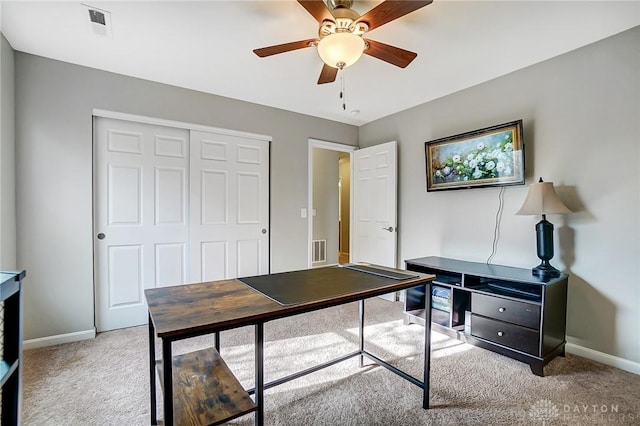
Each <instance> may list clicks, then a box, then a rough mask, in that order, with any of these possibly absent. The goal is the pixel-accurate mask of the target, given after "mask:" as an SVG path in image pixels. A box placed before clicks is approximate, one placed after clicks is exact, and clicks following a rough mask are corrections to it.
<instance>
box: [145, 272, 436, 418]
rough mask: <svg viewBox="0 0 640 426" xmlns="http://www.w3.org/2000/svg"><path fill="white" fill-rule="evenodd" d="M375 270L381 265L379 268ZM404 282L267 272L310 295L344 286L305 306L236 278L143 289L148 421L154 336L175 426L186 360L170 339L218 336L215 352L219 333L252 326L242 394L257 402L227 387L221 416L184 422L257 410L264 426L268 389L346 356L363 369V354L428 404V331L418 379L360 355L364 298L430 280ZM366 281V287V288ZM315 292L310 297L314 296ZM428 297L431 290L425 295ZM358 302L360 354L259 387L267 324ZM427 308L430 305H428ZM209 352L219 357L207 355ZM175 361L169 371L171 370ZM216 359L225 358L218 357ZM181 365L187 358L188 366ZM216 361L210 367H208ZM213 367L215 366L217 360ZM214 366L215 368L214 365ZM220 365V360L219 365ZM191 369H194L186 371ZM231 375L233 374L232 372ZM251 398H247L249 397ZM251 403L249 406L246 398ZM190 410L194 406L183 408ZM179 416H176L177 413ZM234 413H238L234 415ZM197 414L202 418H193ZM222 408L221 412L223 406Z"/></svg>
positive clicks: (415, 277)
mask: <svg viewBox="0 0 640 426" xmlns="http://www.w3.org/2000/svg"><path fill="white" fill-rule="evenodd" d="M376 268H378V267H376ZM380 269H384V270H387V271H395V272H399V273H401V272H404V273H406V271H400V270H392V269H389V268H380ZM411 275H412V276H411V277H410V278H408V279H402V280H398V279H390V278H383V279H384V280H385V281H384V282H383V281H381V278H380V276H376V275H372V274H369V273H364V272H359V271H355V272H354V271H353V270H351V269H347V268H342V267H332V268H319V269H313V270H306V271H295V272H287V273H283V274H271V275H269V279H270V280H273V282H274V283H278V282H283V283H284V282H289V283H290V282H292V279H295V278H298V277H299V278H300V280H299V285H298V286H306V287H307V288H309V289H310V291H311V292H312V293H313V292H314V290H313V289H314V288H315V289H317V288H324V287H323V286H324V285H325V284H326V285H327V286H334V287H335V282H336V279H340V282H342V283H344V286H342V287H341V289H340V291H339V292H338V293H339V294H337V293H336V294H334V295H331V296H329V297H323V298H321V299H318V300H311V301H306V302H303V303H297V304H289V305H282V304H279V303H277V302H275V301H274V300H272V299H271V298H269V297H267V296H266V295H264V294H262V293H260V292H259V291H256V290H254V289H253V288H252V287H250V286H249V285H247V284H245V283H243V282H242V281H240V280H237V279H233V280H223V281H214V282H204V283H196V284H188V285H181V286H175V287H164V288H155V289H148V290H145V296H146V298H147V303H148V306H149V361H150V362H149V364H150V366H149V373H150V380H151V382H150V383H151V391H150V395H151V423H152V424H157V414H156V397H155V395H156V369H155V367H156V366H155V364H156V362H155V338H156V336H157V337H158V338H160V339H161V341H162V360H161V361H160V362H159V364H160V365H159V367H160V368H159V370H161V371H162V372H161V373H160V376H161V377H160V379H161V383H163V385H164V392H163V407H164V419H165V421H164V424H165V425H172V424H173V423H174V422H175V423H178V424H179V423H180V422H181V421H182V420H181V418H180V417H181V416H183V415H184V414H185V413H184V410H183V408H184V407H180V408H176V410H175V411H174V400H176V401H178V402H179V398H177V397H176V398H174V396H175V395H174V385H175V383H174V380H175V379H176V377H177V376H176V368H178V367H180V365H181V363H182V362H183V359H178V358H179V357H175V358H174V357H173V356H172V352H171V344H172V342H174V341H177V340H181V339H186V338H190V337H195V336H200V335H204V334H211V333H216V343H215V346H216V350H219V345H220V341H219V335H218V333H219V332H220V331H223V330H228V329H232V328H236V327H242V326H248V325H253V326H255V372H256V375H255V377H256V378H255V388H253V389H249V390H247V393H249V394H251V393H253V394H254V400H255V401H254V402H255V404H254V405H251V404H249V405H247V400H246V399H245V398H244V396H243V395H238V393H242V392H237V391H236V390H232V391H231V392H232V393H235V396H233V397H232V398H231V405H234V407H231V411H229V412H227V413H226V414H225V415H226V417H225V418H218V417H215V416H213V415H211V417H208V415H207V414H204V415H202V413H201V411H202V410H199V411H198V410H194V411H193V412H192V413H187V415H188V416H189V415H191V417H190V420H189V421H193V419H194V418H195V417H197V416H199V417H198V419H197V421H198V422H200V423H203V424H218V423H223V422H225V421H228V420H231V419H232V418H235V417H238V416H241V415H244V414H246V413H248V412H252V411H255V412H256V414H255V423H256V425H262V424H263V422H264V411H263V392H264V390H265V389H268V388H270V387H273V386H276V385H279V384H282V383H285V382H287V381H289V380H293V379H295V378H298V377H301V376H302V375H305V374H309V373H312V372H315V371H318V370H320V369H322V368H325V367H328V366H330V365H333V364H336V363H337V362H341V361H344V360H347V359H349V358H352V357H355V356H360V365H361V366H362V364H363V356H366V357H368V358H370V359H371V360H373V361H374V362H376V363H378V364H380V365H382V366H384V367H386V368H388V369H389V370H391V371H393V372H394V373H396V374H398V375H400V376H401V377H403V378H405V379H406V380H409V381H410V382H412V383H414V384H415V385H417V386H419V387H420V388H422V389H423V401H422V406H423V408H425V409H426V408H428V407H429V366H430V357H431V353H430V328H429V327H425V341H424V344H425V348H424V350H425V357H424V376H423V378H422V380H418V379H416V378H414V377H412V376H410V375H408V374H406V373H404V372H403V371H401V370H398V369H397V368H395V367H393V366H391V365H389V364H387V363H386V362H385V361H383V360H381V359H379V358H377V357H376V356H374V355H372V354H370V353H368V352H367V351H365V350H364V337H363V327H364V300H365V299H367V298H370V297H374V296H380V295H383V294H387V293H390V292H395V291H400V290H405V289H408V288H412V287H415V286H418V285H425V284H426V285H430V282H431V280H433V278H434V276H433V275H427V274H421V273H415V272H411ZM367 283H371V284H370V285H368V284H367ZM314 294H315V293H314ZM427 294H428V295H430V294H431V292H427ZM355 301H359V304H360V312H359V319H360V325H359V329H360V331H359V333H360V334H359V341H360V348H359V350H357V351H355V352H353V353H350V354H346V355H344V356H342V357H340V358H338V359H335V360H333V361H329V362H327V363H324V364H321V365H318V366H314V367H311V368H309V369H306V370H304V371H302V372H300V373H297V374H294V375H291V376H288V377H284V378H282V379H278V380H275V381H273V382H270V383H264V375H263V355H264V352H263V351H264V323H266V322H268V321H271V320H275V319H278V318H284V317H288V316H292V315H297V314H301V313H305V312H311V311H314V310H318V309H324V308H328V307H331V306H337V305H342V304H345V303H350V302H355ZM426 303H429V304H430V303H431V301H430V300H428V301H426ZM211 353H212V354H214V356H215V355H217V352H216V351H214V350H212V352H211ZM202 357H203V355H202V354H200V355H198V354H196V355H194V356H192V357H191V358H192V359H190V360H188V361H189V362H192V365H193V364H194V363H195V364H198V363H200V364H201V365H202V364H203V360H202V359H201V358H202ZM172 361H173V368H172ZM220 361H222V360H221V359H220ZM185 362H186V361H185ZM212 362H214V360H211V362H209V366H210V365H211V363H212ZM216 362H217V361H216ZM216 365H218V364H216ZM222 365H223V367H226V365H224V361H222ZM190 368H192V367H190ZM229 374H230V373H229ZM218 400H225V401H230V399H229V398H218ZM249 400H250V399H249ZM249 402H250V401H249ZM187 409H188V410H190V409H191V408H189V407H187ZM179 410H181V411H180V413H179V415H178V416H176V415H175V414H176V411H179ZM234 410H235V411H234ZM195 411H198V413H200V415H199V414H197V413H195ZM223 411H226V408H224V409H223Z"/></svg>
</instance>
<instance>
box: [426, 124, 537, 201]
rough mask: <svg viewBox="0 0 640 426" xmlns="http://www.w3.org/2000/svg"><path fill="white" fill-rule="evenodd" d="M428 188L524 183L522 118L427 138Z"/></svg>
mask: <svg viewBox="0 0 640 426" xmlns="http://www.w3.org/2000/svg"><path fill="white" fill-rule="evenodd" d="M425 158H426V174H427V192H431V191H442V190H449V189H468V188H480V187H488V186H506V185H524V140H523V137H522V120H516V121H511V122H508V123H503V124H498V125H496V126H491V127H485V128H483V129H478V130H473V131H471V132H466V133H461V134H458V135H454V136H448V137H445V138H440V139H435V140H432V141H428V142H425Z"/></svg>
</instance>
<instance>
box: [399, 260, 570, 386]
mask: <svg viewBox="0 0 640 426" xmlns="http://www.w3.org/2000/svg"><path fill="white" fill-rule="evenodd" d="M405 263H406V266H407V270H410V271H416V272H424V273H429V274H434V275H435V276H436V278H435V280H434V281H433V284H432V304H431V313H432V327H433V328H434V329H435V330H437V331H439V332H442V333H445V334H448V335H450V336H452V337H456V338H458V339H460V340H463V341H466V342H468V343H471V344H473V345H476V346H480V347H482V348H485V349H489V350H492V351H494V352H497V353H500V354H502V355H505V356H508V357H511V358H514V359H517V360H519V361H522V362H526V363H528V364H529V366H530V367H531V371H532V372H533V373H534V374H536V375H539V376H543V375H544V370H543V368H544V366H545V365H546V364H547V363H549V361H551V360H552V359H553V358H555V357H556V356H558V355H562V356H564V347H565V344H566V341H565V333H566V314H567V281H568V276H567V275H566V274H561V275H559V276H556V277H539V276H536V275H533V274H532V273H531V269H523V268H513V267H508V266H500V265H489V264H485V263H476V262H465V261H461V260H455V259H447V258H441V257H423V258H418V259H411V260H406V261H405ZM424 291H425V287H424V286H423V287H418V288H415V289H410V290H407V293H406V298H405V312H404V316H405V322H406V323H411V322H414V323H419V324H424V323H425V320H424V318H425V315H424V314H425V308H426V307H425V298H424Z"/></svg>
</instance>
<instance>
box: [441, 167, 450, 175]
mask: <svg viewBox="0 0 640 426" xmlns="http://www.w3.org/2000/svg"><path fill="white" fill-rule="evenodd" d="M442 173H443V174H444V175H445V176H449V173H451V167H449V166H446V167H445V168H444V169H442Z"/></svg>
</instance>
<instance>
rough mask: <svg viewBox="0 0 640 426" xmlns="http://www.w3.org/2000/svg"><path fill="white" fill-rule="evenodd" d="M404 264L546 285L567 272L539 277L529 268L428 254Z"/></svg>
mask: <svg viewBox="0 0 640 426" xmlns="http://www.w3.org/2000/svg"><path fill="white" fill-rule="evenodd" d="M405 263H406V264H412V265H417V266H423V267H426V268H432V269H441V270H444V271H449V272H456V273H460V274H465V275H475V276H479V277H488V278H500V279H505V280H512V281H519V282H523V283H530V284H538V285H548V284H553V283H556V282H558V281H561V280H564V279H566V278H567V277H568V275H567V274H560V275H558V276H546V277H544V276H543V277H541V276H537V275H534V274H532V273H531V269H525V268H515V267H513V266H502V265H494V264H486V263H479V262H467V261H464V260H457V259H448V258H445V257H437V256H429V257H420V258H417V259H408V260H405Z"/></svg>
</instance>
